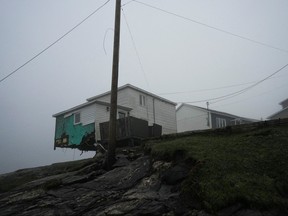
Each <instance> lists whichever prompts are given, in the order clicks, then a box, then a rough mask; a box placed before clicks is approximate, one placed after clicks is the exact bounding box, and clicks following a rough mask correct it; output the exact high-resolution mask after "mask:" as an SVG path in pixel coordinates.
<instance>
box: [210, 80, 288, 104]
mask: <svg viewBox="0 0 288 216" xmlns="http://www.w3.org/2000/svg"><path fill="white" fill-rule="evenodd" d="M283 87H287V84H284V85H281V86H280V87H277V88H273V89H272V90H269V91H265V92H262V93H261V94H257V95H255V96H252V97H249V98H245V99H243V100H238V101H234V102H232V103H228V104H222V105H217V106H213V108H215V107H216V108H217V107H223V106H229V105H233V104H237V103H241V102H242V101H246V100H249V99H251V98H255V97H259V96H262V95H265V94H270V93H271V92H273V91H275V90H278V89H281V88H283Z"/></svg>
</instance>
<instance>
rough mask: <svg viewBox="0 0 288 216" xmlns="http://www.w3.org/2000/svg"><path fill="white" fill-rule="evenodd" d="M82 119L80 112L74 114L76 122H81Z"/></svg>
mask: <svg viewBox="0 0 288 216" xmlns="http://www.w3.org/2000/svg"><path fill="white" fill-rule="evenodd" d="M80 121H81V118H80V112H78V113H75V114H74V124H79V123H80Z"/></svg>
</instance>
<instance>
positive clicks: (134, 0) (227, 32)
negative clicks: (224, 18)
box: [124, 0, 288, 53]
mask: <svg viewBox="0 0 288 216" xmlns="http://www.w3.org/2000/svg"><path fill="white" fill-rule="evenodd" d="M131 2H136V3H138V4H141V5H144V6H146V7H149V8H153V9H155V10H158V11H161V12H163V13H166V14H169V15H173V16H175V17H178V18H181V19H184V20H186V21H189V22H193V23H196V24H198V25H202V26H205V27H207V28H210V29H213V30H216V31H219V32H222V33H225V34H228V35H231V36H234V37H237V38H241V39H243V40H246V41H250V42H252V43H255V44H259V45H262V46H265V47H269V48H272V49H275V50H278V51H281V52H285V53H288V50H286V49H282V48H279V47H275V46H272V45H270V44H267V43H263V42H260V41H257V40H254V39H251V38H248V37H245V36H242V35H239V34H235V33H233V32H230V31H226V30H224V29H221V28H218V27H214V26H211V25H208V24H205V23H202V22H199V21H197V20H195V19H191V18H188V17H185V16H182V15H179V14H176V13H174V12H171V11H167V10H164V9H162V8H159V7H156V6H153V5H151V4H147V3H144V2H141V1H138V0H132V1H130V2H128V3H126V4H124V6H125V5H127V4H129V3H131Z"/></svg>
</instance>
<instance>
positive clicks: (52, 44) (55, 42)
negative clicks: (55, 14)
mask: <svg viewBox="0 0 288 216" xmlns="http://www.w3.org/2000/svg"><path fill="white" fill-rule="evenodd" d="M110 1H111V0H107V1H106V2H104V3H103V4H102V5H101V6H100V7H98V8H97V9H96V10H94V11H93V12H92V13H91V14H89V15H88V16H87V17H86V18H84V19H83V20H82V21H81V22H79V23H78V24H77V25H75V26H74V27H73V28H71V29H70V30H69V31H67V32H66V33H65V34H63V35H62V36H61V37H59V38H58V39H57V40H56V41H54V42H53V43H51V44H50V45H49V46H47V47H46V48H45V49H43V50H42V51H41V52H39V53H38V54H36V55H34V56H33V57H32V58H30V59H29V60H28V61H26V62H25V63H24V64H22V65H21V66H19V67H18V68H16V69H15V70H13V71H12V72H11V73H9V74H8V75H6V76H5V77H3V78H2V79H1V80H0V83H1V82H3V81H4V80H6V79H7V78H8V77H10V76H12V75H13V74H15V73H16V72H17V71H19V70H20V69H21V68H23V67H24V66H26V65H27V64H29V63H30V62H32V61H33V60H34V59H36V58H37V57H39V56H40V55H41V54H43V53H44V52H45V51H47V50H48V49H50V48H51V47H52V46H54V45H55V44H57V43H58V42H59V41H61V40H62V39H63V38H64V37H66V36H67V35H68V34H70V33H71V32H72V31H74V30H75V29H76V28H78V27H79V26H80V25H81V24H83V23H84V22H85V21H86V20H88V19H89V18H90V17H91V16H93V15H94V14H95V13H97V12H98V11H99V10H100V9H102V8H103V7H104V6H105V5H107V4H108V3H109V2H110Z"/></svg>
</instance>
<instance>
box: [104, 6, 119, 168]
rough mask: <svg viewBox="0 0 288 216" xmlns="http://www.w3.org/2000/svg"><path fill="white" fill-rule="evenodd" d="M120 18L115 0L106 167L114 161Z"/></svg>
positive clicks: (110, 166)
mask: <svg viewBox="0 0 288 216" xmlns="http://www.w3.org/2000/svg"><path fill="white" fill-rule="evenodd" d="M120 18H121V0H116V7H115V27H114V48H113V65H112V82H111V99H110V123H109V142H108V152H107V157H106V162H105V164H106V168H107V169H111V168H112V165H113V164H114V162H115V160H116V159H115V150H116V136H117V131H116V127H117V92H118V70H119V48H120Z"/></svg>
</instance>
